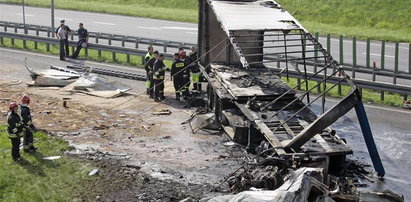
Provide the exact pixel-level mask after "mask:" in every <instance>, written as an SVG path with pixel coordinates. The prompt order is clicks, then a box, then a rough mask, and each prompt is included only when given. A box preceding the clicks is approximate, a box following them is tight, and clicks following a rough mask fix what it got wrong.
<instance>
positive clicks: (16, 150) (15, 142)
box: [7, 102, 23, 162]
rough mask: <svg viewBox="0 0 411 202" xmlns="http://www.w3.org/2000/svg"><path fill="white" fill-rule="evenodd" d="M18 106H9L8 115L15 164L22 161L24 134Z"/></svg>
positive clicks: (15, 104) (8, 127)
mask: <svg viewBox="0 0 411 202" xmlns="http://www.w3.org/2000/svg"><path fill="white" fill-rule="evenodd" d="M17 111H18V105H17V103H16V102H11V103H10V104H9V113H8V115H7V132H8V134H9V138H10V140H11V146H12V148H11V156H12V157H13V160H14V161H15V162H17V161H19V160H20V159H21V156H20V135H21V133H22V132H23V125H22V124H21V120H20V116H19V114H18V112H17Z"/></svg>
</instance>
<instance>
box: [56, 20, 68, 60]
mask: <svg viewBox="0 0 411 202" xmlns="http://www.w3.org/2000/svg"><path fill="white" fill-rule="evenodd" d="M70 34H71V29H70V28H69V27H68V26H67V25H65V24H64V20H61V21H60V27H58V28H57V30H56V37H57V39H59V40H60V60H64V57H68V56H69V53H70V52H69V44H68V38H69V37H70ZM64 48H65V49H66V50H65V52H64Z"/></svg>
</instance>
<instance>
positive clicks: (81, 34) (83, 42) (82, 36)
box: [73, 23, 88, 59]
mask: <svg viewBox="0 0 411 202" xmlns="http://www.w3.org/2000/svg"><path fill="white" fill-rule="evenodd" d="M77 34H78V42H77V48H76V52H74V54H73V58H74V59H76V58H77V57H78V54H79V53H80V50H81V48H83V46H84V47H87V43H88V31H87V29H84V26H83V23H80V24H79V28H78V30H77Z"/></svg>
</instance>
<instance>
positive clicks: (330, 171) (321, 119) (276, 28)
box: [191, 0, 404, 201]
mask: <svg viewBox="0 0 411 202" xmlns="http://www.w3.org/2000/svg"><path fill="white" fill-rule="evenodd" d="M198 25H199V27H198V30H199V33H198V46H199V48H198V57H199V65H200V69H201V71H202V73H203V75H204V77H205V78H206V80H207V82H208V89H207V97H208V99H207V100H208V102H207V107H208V109H210V110H211V111H213V114H212V116H211V115H210V114H205V115H203V116H204V119H203V120H204V121H205V122H206V124H204V123H201V121H199V120H201V118H197V119H195V118H193V119H192V120H191V123H193V122H197V123H196V125H197V126H201V127H204V126H206V125H208V124H209V123H210V122H213V123H215V125H217V128H220V129H222V130H223V131H224V132H225V133H226V134H227V135H228V136H229V137H230V138H231V139H232V140H233V141H235V142H237V143H240V144H243V145H246V146H247V148H248V149H249V150H250V151H251V152H254V153H257V154H258V155H257V157H256V159H253V160H250V163H249V164H248V165H247V166H244V167H243V172H242V173H241V174H239V175H237V176H235V175H234V173H233V175H232V176H231V178H229V179H227V180H226V181H228V182H229V185H230V188H231V191H232V192H235V193H238V192H241V191H246V192H241V193H239V194H238V195H230V196H224V197H217V198H210V199H204V201H403V200H404V199H403V197H401V196H398V195H396V194H393V193H391V192H389V191H381V192H378V191H380V190H378V191H375V190H373V191H374V192H367V191H366V190H364V189H362V188H361V187H362V186H361V185H362V184H366V183H362V182H361V181H366V182H369V183H370V182H374V180H372V179H370V177H369V176H365V175H366V174H364V173H367V172H366V171H365V170H364V165H360V164H357V163H354V162H352V161H349V160H347V159H346V156H347V155H349V154H352V153H353V151H352V150H351V148H350V147H349V146H348V145H347V143H346V142H345V140H344V139H342V138H340V137H339V136H338V135H337V134H336V132H335V131H334V130H332V129H331V128H330V126H331V125H332V124H333V123H334V122H335V121H336V120H338V119H339V118H340V117H342V116H343V115H344V114H346V113H347V112H349V111H350V110H352V109H353V108H354V109H355V111H356V113H357V117H358V120H359V123H360V126H361V129H362V133H363V136H364V138H365V142H366V145H367V148H368V151H369V154H370V157H371V160H372V163H373V166H374V169H375V173H376V175H377V176H378V177H379V178H380V179H382V178H383V177H384V174H385V171H384V167H383V165H382V162H381V160H380V157H379V154H378V151H377V147H376V145H375V143H374V140H373V136H372V133H371V129H370V126H369V123H368V120H367V115H366V112H365V109H364V106H363V103H362V101H361V94H360V91H359V89H358V88H357V87H356V85H355V84H354V83H353V82H352V81H351V79H350V77H349V76H348V75H347V74H345V73H344V70H342V69H341V68H340V67H339V65H338V63H337V62H336V61H335V60H334V59H333V57H332V56H331V55H330V54H329V53H328V52H327V50H326V49H324V48H323V46H322V45H321V44H320V43H319V42H318V41H317V40H316V39H315V38H314V37H313V36H312V35H311V34H310V33H309V32H308V31H307V30H306V29H305V28H304V27H303V26H302V25H301V24H300V23H299V22H298V21H297V20H296V19H295V18H294V17H293V16H292V15H290V14H289V13H288V12H287V11H286V10H285V9H284V8H282V7H281V5H279V4H278V3H276V2H275V1H267V0H242V1H228V0H226V1H220V0H199V24H198ZM299 67H303V69H302V70H301V71H300V69H299ZM289 68H295V69H296V70H297V71H298V72H300V73H301V78H302V79H303V81H302V82H299V83H297V86H295V87H293V88H290V87H289V86H287V85H286V84H285V83H284V82H283V81H282V79H281V75H286V76H287V79H288V70H289ZM308 70H314V71H308ZM312 72H314V73H312ZM308 80H314V81H316V85H314V86H312V85H311V84H310V85H309V82H308ZM340 84H343V85H347V86H349V87H350V91H349V92H348V94H347V95H345V97H344V98H343V99H342V100H341V101H340V102H339V103H337V104H336V105H335V106H333V107H331V108H330V109H328V110H325V102H326V100H325V95H326V93H327V92H329V91H330V90H332V89H334V88H335V87H337V86H338V85H340ZM300 87H301V88H305V90H306V91H304V92H303V93H296V91H295V90H296V89H297V88H300ZM313 89H320V90H321V93H319V94H312V93H311V92H312V91H313ZM318 102H321V105H322V109H321V112H320V114H319V115H318V114H316V113H314V112H313V111H312V110H311V109H310V106H311V105H314V104H315V103H318ZM198 116H202V115H198ZM211 118H213V121H210V120H211ZM193 127H194V128H195V127H196V126H192V129H193ZM197 129H198V128H197ZM197 129H193V132H195V131H197ZM257 160H258V161H257ZM353 167H355V168H353ZM301 169H303V170H304V169H305V170H307V169H308V170H310V169H313V170H314V171H315V173H316V174H315V176H313V175H312V174H307V173H305V171H301ZM350 169H351V170H350ZM313 170H311V171H313ZM293 173H294V174H293ZM295 173H299V174H295ZM310 173H313V172H310ZM286 176H288V177H286ZM290 176H291V177H290ZM374 178H375V176H374ZM377 180H378V179H377ZM253 181H258V182H253ZM250 188H252V189H261V190H265V191H261V190H260V192H252V191H251V192H250V191H247V190H250ZM267 190H271V191H267ZM272 190H275V191H272Z"/></svg>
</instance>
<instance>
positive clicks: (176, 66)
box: [170, 53, 186, 100]
mask: <svg viewBox="0 0 411 202" xmlns="http://www.w3.org/2000/svg"><path fill="white" fill-rule="evenodd" d="M185 67H186V64H185V63H184V62H183V61H181V60H180V54H179V53H175V54H174V62H173V64H172V65H171V72H170V73H171V79H172V80H173V84H174V89H175V90H176V100H180V97H181V96H182V95H181V94H182V90H183V87H184V77H183V75H184V71H185V69H184V68H185Z"/></svg>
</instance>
